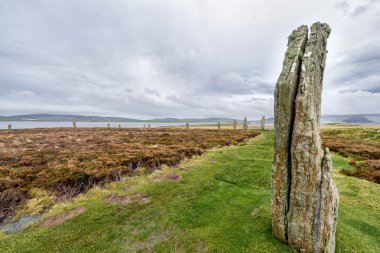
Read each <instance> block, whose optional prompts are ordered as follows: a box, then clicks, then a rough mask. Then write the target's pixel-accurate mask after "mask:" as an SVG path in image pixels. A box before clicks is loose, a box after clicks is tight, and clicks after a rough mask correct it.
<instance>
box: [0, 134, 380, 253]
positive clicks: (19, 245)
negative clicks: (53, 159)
mask: <svg viewBox="0 0 380 253" xmlns="http://www.w3.org/2000/svg"><path fill="white" fill-rule="evenodd" d="M272 139H273V133H271V132H263V133H262V134H261V135H260V136H258V137H256V138H254V139H252V140H250V141H249V142H248V143H246V144H245V145H238V146H231V147H227V148H217V149H214V150H213V151H211V152H208V153H206V154H204V155H203V156H201V157H195V158H193V159H191V160H189V161H187V162H183V163H181V164H179V165H178V167H176V168H169V167H165V168H163V169H162V170H160V171H156V172H154V173H153V174H150V175H143V173H141V174H142V175H140V176H134V177H128V178H125V179H123V180H122V181H119V182H114V183H110V184H107V185H106V186H105V187H104V188H93V189H91V190H90V191H88V192H87V193H85V194H81V195H79V196H77V197H76V198H74V199H73V200H72V201H70V202H65V203H61V204H58V205H55V206H54V207H53V208H52V210H51V211H49V212H48V213H46V214H44V215H43V216H42V217H41V219H40V220H39V221H37V222H35V223H34V224H32V225H30V226H29V227H27V228H25V229H24V230H23V231H21V232H16V233H13V234H4V233H3V234H0V252H12V253H13V252H296V251H295V250H293V249H292V248H291V247H289V246H286V245H283V244H281V243H280V242H278V241H276V240H275V239H273V238H272V236H271V213H270V203H271V189H270V188H271V160H272V154H273V141H272ZM333 163H334V179H335V181H336V183H337V186H338V189H339V192H340V205H339V220H338V227H337V235H336V236H337V237H336V240H337V252H366V253H367V252H379V251H378V249H379V248H380V239H379V238H380V196H379V194H378V192H379V191H380V185H378V184H374V183H371V182H368V181H365V180H359V179H356V178H353V177H347V176H345V175H343V174H341V173H339V171H340V169H341V168H342V167H350V165H349V164H348V160H347V159H346V158H344V157H341V156H339V155H337V154H333ZM70 210H71V211H70ZM73 213H76V214H77V216H75V215H73ZM70 217H72V218H71V219H68V218H70ZM66 218H67V220H66V221H64V220H65V219H66Z"/></svg>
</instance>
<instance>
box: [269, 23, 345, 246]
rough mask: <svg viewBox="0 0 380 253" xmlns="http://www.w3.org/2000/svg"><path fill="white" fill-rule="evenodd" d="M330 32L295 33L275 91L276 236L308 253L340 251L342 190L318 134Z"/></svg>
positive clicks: (319, 28)
mask: <svg viewBox="0 0 380 253" xmlns="http://www.w3.org/2000/svg"><path fill="white" fill-rule="evenodd" d="M329 33H330V28H329V26H328V25H327V24H321V23H315V24H313V25H312V27H311V34H310V37H309V38H308V28H307V26H301V27H299V28H298V29H296V30H295V31H293V32H292V34H291V35H290V36H289V41H288V49H287V52H286V54H285V59H284V63H283V70H282V72H281V74H280V77H279V79H278V81H277V84H276V89H275V125H274V129H275V147H274V156H273V174H272V177H273V178H272V179H273V180H272V230H273V235H274V236H275V237H276V238H278V239H280V240H282V241H284V242H286V243H289V244H290V245H293V246H294V247H296V248H298V249H300V250H306V251H309V252H334V250H335V227H336V221H337V207H338V191H337V189H336V187H335V184H334V182H333V180H332V179H331V169H332V163H331V158H330V153H329V151H328V149H326V150H323V149H322V145H321V138H320V135H319V130H320V129H319V121H320V109H321V106H320V105H321V92H322V80H323V72H324V68H325V61H326V53H327V51H326V44H327V38H328V36H329Z"/></svg>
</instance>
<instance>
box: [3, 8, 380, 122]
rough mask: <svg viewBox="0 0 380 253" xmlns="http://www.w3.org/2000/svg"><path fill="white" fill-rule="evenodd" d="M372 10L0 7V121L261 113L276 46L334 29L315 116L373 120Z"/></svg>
mask: <svg viewBox="0 0 380 253" xmlns="http://www.w3.org/2000/svg"><path fill="white" fill-rule="evenodd" d="M310 10H313V11H312V12H311V11H310ZM379 11H380V8H379V1H365V0H363V1H334V2H333V3H332V2H331V1H330V0H324V1H318V2H316V1H295V0H287V1H265V2H264V1H262V2H261V1H244V0H237V1H229V2H225V3H223V4H220V2H219V1H212V0H194V1H176V0H149V1H148V0H142V1H121V0H120V1H107V2H104V1H101V0H92V1H84V0H75V1H74V0H55V1H48V0H34V1H27V0H5V1H0V33H1V35H2V36H1V37H0V85H1V86H0V87H1V90H0V114H3V115H10V114H24V113H65V114H67V113H75V114H91V115H104V116H106V115H114V116H126V117H138V118H149V117H219V116H220V117H236V118H241V117H243V116H248V117H251V118H252V117H259V116H261V115H262V114H267V115H271V114H272V111H273V89H274V85H275V82H276V79H277V77H278V74H279V72H280V70H281V65H282V59H283V55H284V52H285V49H286V41H287V36H288V35H289V33H290V32H291V31H292V30H293V29H294V28H295V27H297V26H299V25H301V24H307V25H310V24H311V23H313V22H315V21H317V20H320V21H323V22H327V23H329V24H330V25H331V26H332V31H333V32H332V34H331V38H330V39H329V46H328V47H329V55H328V62H327V69H326V75H325V90H324V101H325V102H324V103H323V113H351V112H353V111H358V110H361V111H360V112H362V113H374V112H377V111H378V109H376V108H379V107H380V102H379V101H380V100H379V97H378V92H379V81H380V76H379V73H378V72H379V71H378V69H380V65H379V64H380V63H379V56H380V55H379V51H380V50H379V46H378V45H379V40H380V35H379V33H378V30H379V26H380V24H379V22H380V19H379V18H378V16H379V15H380V12H379ZM269 14H270V15H269ZM357 99H365V100H366V102H365V105H366V106H367V107H360V108H359V107H357V106H355V105H354V104H353V103H351V101H353V100H357ZM338 103H339V105H337V104H338ZM360 112H359V113H360Z"/></svg>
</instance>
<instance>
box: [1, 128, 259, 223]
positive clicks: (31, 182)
mask: <svg viewBox="0 0 380 253" xmlns="http://www.w3.org/2000/svg"><path fill="white" fill-rule="evenodd" d="M256 135H258V133H257V132H252V131H242V130H222V131H217V130H201V129H190V130H184V129H157V128H156V129H154V128H152V129H107V128H93V129H78V128H77V129H72V128H71V129H69V128H61V129H24V130H2V131H0V193H1V194H0V222H1V220H3V219H4V217H6V215H9V214H10V213H12V211H13V210H14V208H15V207H16V206H17V205H20V204H21V203H22V202H23V201H24V200H25V199H26V198H28V192H29V191H30V189H32V188H42V189H45V190H48V191H50V192H52V193H53V194H54V196H55V197H56V198H57V199H58V200H64V199H69V198H71V197H73V196H75V195H77V194H78V193H81V192H83V191H86V190H87V189H88V188H89V187H91V186H94V185H102V184H104V183H105V182H109V181H114V180H119V179H120V178H121V177H122V176H124V175H131V174H132V173H133V171H134V170H135V169H136V168H138V167H145V168H147V171H153V170H155V169H156V168H158V167H159V166H160V165H168V166H175V165H177V164H178V163H179V162H180V161H181V160H182V159H184V158H186V157H191V156H193V155H200V154H202V153H204V152H205V151H206V150H207V149H210V148H213V147H217V146H224V145H232V144H237V143H239V142H242V141H244V140H246V139H248V138H251V137H254V136H256Z"/></svg>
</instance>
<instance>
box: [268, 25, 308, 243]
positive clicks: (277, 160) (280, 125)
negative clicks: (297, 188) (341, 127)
mask: <svg viewBox="0 0 380 253" xmlns="http://www.w3.org/2000/svg"><path fill="white" fill-rule="evenodd" d="M307 37H308V28H307V26H300V27H299V28H297V29H296V30H294V31H293V32H292V33H291V35H290V36H289V38H288V49H287V51H286V53H285V58H284V62H283V70H282V72H281V74H280V77H279V79H278V81H277V84H276V89H275V110H274V111H275V124H274V128H275V132H276V135H275V143H276V144H275V150H274V154H273V174H272V177H273V178H272V179H273V180H272V195H273V197H272V214H273V215H272V231H273V235H274V236H275V237H276V238H278V239H280V240H282V241H284V242H287V226H288V223H287V212H288V210H289V206H288V203H289V201H288V200H289V197H288V195H289V190H290V182H289V181H290V180H291V173H290V174H289V172H290V169H291V163H290V144H291V139H292V131H289V126H290V125H293V121H294V101H295V96H296V93H297V86H298V83H299V73H300V71H301V60H302V56H303V54H304V50H305V47H306V42H307Z"/></svg>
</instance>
